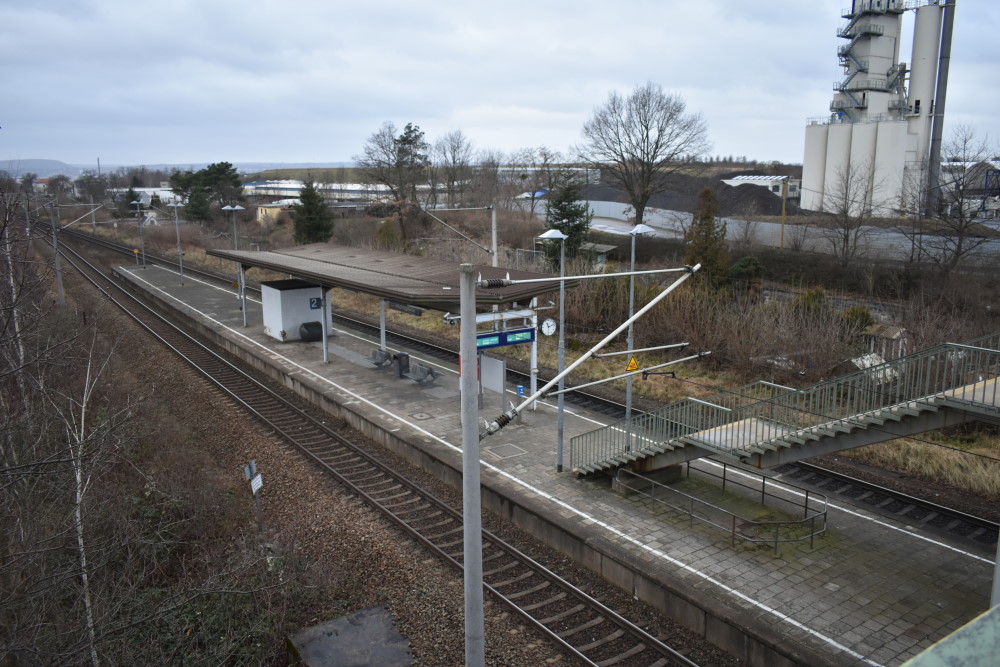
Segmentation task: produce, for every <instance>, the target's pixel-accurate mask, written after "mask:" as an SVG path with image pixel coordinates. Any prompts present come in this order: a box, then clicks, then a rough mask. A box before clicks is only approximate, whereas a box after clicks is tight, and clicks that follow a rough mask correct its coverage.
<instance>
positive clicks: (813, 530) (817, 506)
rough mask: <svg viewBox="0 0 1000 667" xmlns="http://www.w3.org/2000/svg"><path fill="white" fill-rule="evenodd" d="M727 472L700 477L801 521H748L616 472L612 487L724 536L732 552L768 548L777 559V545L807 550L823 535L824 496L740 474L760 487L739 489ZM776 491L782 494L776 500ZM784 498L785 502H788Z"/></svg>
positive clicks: (657, 484) (639, 477)
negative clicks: (745, 545) (804, 545)
mask: <svg viewBox="0 0 1000 667" xmlns="http://www.w3.org/2000/svg"><path fill="white" fill-rule="evenodd" d="M729 470H730V467H729V466H727V465H725V464H723V466H722V474H721V475H716V474H713V473H711V472H709V471H707V470H699V472H700V473H702V474H706V475H709V476H711V477H716V478H718V479H720V480H722V490H726V486H727V484H728V485H729V486H731V487H732V486H737V487H741V488H743V489H746V490H749V491H752V492H754V493H755V494H756V493H759V494H760V503H761V505H768V503H770V505H771V506H772V507H781V509H782V510H783V511H786V513H787V514H789V515H791V514H792V513H795V514H797V513H799V512H801V513H802V518H800V519H770V518H768V519H749V518H746V517H743V516H740V515H739V514H737V513H735V512H731V511H729V510H727V509H724V508H722V507H719V506H718V505H714V504H712V503H710V502H708V501H705V500H701V499H699V498H696V497H694V496H692V495H690V494H687V493H684V492H683V491H680V490H678V489H674V488H672V487H670V486H668V485H666V484H661V483H660V482H657V481H655V480H652V479H650V478H648V477H646V476H644V475H640V474H638V473H635V472H632V471H630V470H625V469H624V468H623V469H619V470H618V474H617V483H618V485H619V487H620V488H627V489H628V492H629V493H636V494H639V495H641V496H643V497H645V498H649V499H650V500H652V501H654V502H656V503H658V504H661V505H664V506H667V507H670V508H672V509H675V510H677V511H679V512H683V513H684V514H686V515H687V516H688V517H689V518H690V525H691V526H694V523H695V521H698V522H700V523H703V524H706V525H710V526H714V527H715V528H718V529H720V530H723V531H725V532H728V533H729V534H730V540H731V544H732V545H733V546H736V541H737V540H742V541H744V542H750V543H763V544H773V545H774V553H775V555H778V545H779V544H783V543H786V542H803V541H805V540H809V548H810V549H811V548H813V546H814V540H815V538H816V536H817V535H822V534H823V533H825V532H826V517H827V510H828V502H827V497H826V496H825V495H823V494H821V493H815V492H812V491H809V490H808V489H803V488H800V487H797V486H794V485H792V484H785V483H784V482H779V481H776V480H774V479H769V478H767V477H765V476H763V475H757V474H751V473H747V472H746V471H743V470H741V471H740V474H741V476H744V475H751V476H752V477H757V478H758V480H759V484H755V485H750V484H744V483H743V482H741V481H739V478H734V477H732V476H729V475H728V473H729ZM687 473H688V475H690V474H691V465H690V463H689V464H688V465H687ZM775 491H778V492H781V491H783V492H785V493H784V495H778V493H775ZM785 496H790V497H791V499H789V498H788V497H785ZM797 498H802V501H801V502H799V501H798V500H796V499H797ZM786 508H787V509H786Z"/></svg>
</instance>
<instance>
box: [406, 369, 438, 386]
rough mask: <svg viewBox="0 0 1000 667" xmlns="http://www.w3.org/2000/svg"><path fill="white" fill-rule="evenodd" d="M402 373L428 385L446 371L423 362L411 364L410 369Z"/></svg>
mask: <svg viewBox="0 0 1000 667" xmlns="http://www.w3.org/2000/svg"><path fill="white" fill-rule="evenodd" d="M402 375H403V376H404V377H408V378H410V379H411V380H414V381H416V382H417V383H418V384H421V385H427V384H430V383H431V382H434V380H436V379H438V378H439V377H441V376H442V375H444V373H442V372H441V371H436V370H434V369H433V368H431V367H430V366H424V365H423V364H410V368H409V370H406V371H404V372H403V373H402Z"/></svg>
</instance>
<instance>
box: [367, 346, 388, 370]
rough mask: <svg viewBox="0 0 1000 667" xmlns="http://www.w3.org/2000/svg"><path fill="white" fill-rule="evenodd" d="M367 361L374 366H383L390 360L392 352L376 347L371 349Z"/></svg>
mask: <svg viewBox="0 0 1000 667" xmlns="http://www.w3.org/2000/svg"><path fill="white" fill-rule="evenodd" d="M368 361H370V362H372V363H373V364H375V365H376V366H385V365H386V364H388V363H390V362H391V361H392V353H391V352H389V350H383V349H382V348H378V347H376V348H375V349H374V350H372V354H371V356H370V357H369V358H368Z"/></svg>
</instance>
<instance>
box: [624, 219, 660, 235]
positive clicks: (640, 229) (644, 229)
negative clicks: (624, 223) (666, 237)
mask: <svg viewBox="0 0 1000 667" xmlns="http://www.w3.org/2000/svg"><path fill="white" fill-rule="evenodd" d="M655 231H656V230H655V229H653V228H652V227H650V226H649V225H644V224H642V223H641V222H640V223H639V224H638V225H636V226H635V227H633V228H632V229H630V230H629V232H628V233H629V234H631V235H632V236H638V235H639V234H652V233H653V232H655Z"/></svg>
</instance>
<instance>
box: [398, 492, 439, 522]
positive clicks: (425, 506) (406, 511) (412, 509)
mask: <svg viewBox="0 0 1000 667" xmlns="http://www.w3.org/2000/svg"><path fill="white" fill-rule="evenodd" d="M413 500H414V502H416V501H418V500H423V499H422V498H420V497H419V496H414V498H413ZM401 504H402V503H401ZM430 507H433V505H431V504H430V503H428V502H424V503H423V504H422V505H419V506H417V507H410V508H409V509H394V510H393V513H394V514H395V515H396V516H398V517H402V516H403V515H404V514H410V513H412V512H420V511H421V510H425V509H428V508H430ZM436 514H437V513H436ZM436 514H435V515H436ZM421 520H422V519H421V518H419V517H418V518H416V519H414V521H421Z"/></svg>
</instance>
